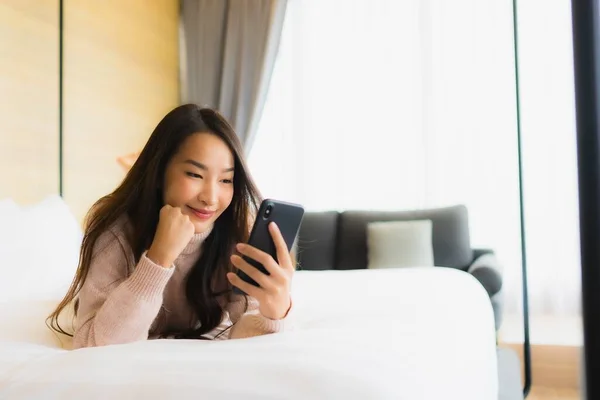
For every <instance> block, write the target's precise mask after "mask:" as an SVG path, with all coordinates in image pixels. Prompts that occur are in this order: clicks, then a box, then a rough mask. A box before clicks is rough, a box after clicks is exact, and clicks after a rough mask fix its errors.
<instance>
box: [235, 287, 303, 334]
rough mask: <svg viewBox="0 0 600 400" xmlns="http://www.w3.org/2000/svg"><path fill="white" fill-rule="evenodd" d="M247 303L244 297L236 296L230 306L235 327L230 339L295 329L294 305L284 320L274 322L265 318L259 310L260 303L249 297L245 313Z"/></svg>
mask: <svg viewBox="0 0 600 400" xmlns="http://www.w3.org/2000/svg"><path fill="white" fill-rule="evenodd" d="M245 305H246V301H245V300H244V296H241V295H236V296H234V298H233V301H232V302H231V303H230V305H229V315H230V317H231V321H232V322H233V326H232V328H231V333H230V334H229V338H230V339H242V338H247V337H252V336H261V335H267V334H270V333H278V332H284V331H290V330H292V329H293V328H294V326H293V321H294V315H293V314H294V305H293V302H292V305H291V306H290V309H289V310H288V313H287V314H286V316H285V317H284V318H283V319H279V320H274V319H269V318H265V317H263V316H262V315H261V314H260V312H259V310H258V306H259V303H258V301H257V300H256V299H254V298H253V297H250V296H248V308H247V310H246V311H245V312H244V307H245Z"/></svg>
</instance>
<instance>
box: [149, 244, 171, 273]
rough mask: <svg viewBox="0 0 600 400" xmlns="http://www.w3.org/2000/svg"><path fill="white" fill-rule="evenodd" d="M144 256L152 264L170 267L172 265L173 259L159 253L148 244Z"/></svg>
mask: <svg viewBox="0 0 600 400" xmlns="http://www.w3.org/2000/svg"><path fill="white" fill-rule="evenodd" d="M146 257H147V258H148V259H149V260H150V261H152V262H153V263H154V264H156V265H159V266H161V267H163V268H171V267H172V266H173V260H171V259H170V258H169V257H168V256H165V255H164V254H161V253H160V252H158V251H156V250H155V249H153V248H152V246H150V249H149V250H148V251H147V252H146Z"/></svg>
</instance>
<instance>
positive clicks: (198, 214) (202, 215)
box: [188, 206, 215, 219]
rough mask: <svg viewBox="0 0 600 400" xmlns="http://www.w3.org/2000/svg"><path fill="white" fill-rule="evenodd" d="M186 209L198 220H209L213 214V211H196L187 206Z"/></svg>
mask: <svg viewBox="0 0 600 400" xmlns="http://www.w3.org/2000/svg"><path fill="white" fill-rule="evenodd" d="M188 208H189V209H190V210H192V213H193V214H194V215H195V216H196V217H198V218H200V219H209V218H210V217H212V216H213V214H214V213H215V212H214V211H211V210H202V209H196V208H194V207H190V206H188Z"/></svg>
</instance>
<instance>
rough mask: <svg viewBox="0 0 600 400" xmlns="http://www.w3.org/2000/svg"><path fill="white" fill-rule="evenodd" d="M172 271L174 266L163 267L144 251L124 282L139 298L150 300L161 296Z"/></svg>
mask: <svg viewBox="0 0 600 400" xmlns="http://www.w3.org/2000/svg"><path fill="white" fill-rule="evenodd" d="M174 271H175V268H174V267H172V268H164V267H161V266H160V265H158V264H155V263H154V262H152V261H151V260H150V259H149V258H148V257H146V253H144V254H142V257H140V261H139V262H138V265H137V266H136V267H135V270H134V271H133V273H132V274H131V276H130V277H129V279H128V280H127V281H126V282H125V284H126V285H127V286H128V287H129V290H131V292H132V293H133V294H135V295H136V296H138V297H139V298H141V299H144V300H152V299H154V298H156V297H157V296H162V294H163V292H164V290H165V287H166V286H167V283H168V282H169V279H170V278H171V276H173V272H174Z"/></svg>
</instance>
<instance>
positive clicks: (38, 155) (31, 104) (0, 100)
mask: <svg viewBox="0 0 600 400" xmlns="http://www.w3.org/2000/svg"><path fill="white" fill-rule="evenodd" d="M58 82H59V79H58V0H44V1H37V0H2V1H0V199H2V198H5V197H12V198H14V199H15V201H17V202H19V203H22V204H30V203H34V202H37V201H39V200H41V199H42V198H44V197H45V196H47V195H49V194H55V193H58Z"/></svg>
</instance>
